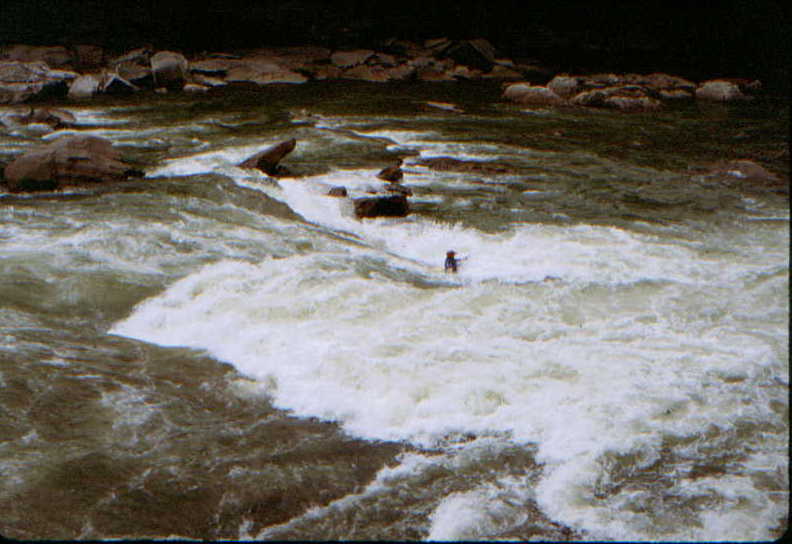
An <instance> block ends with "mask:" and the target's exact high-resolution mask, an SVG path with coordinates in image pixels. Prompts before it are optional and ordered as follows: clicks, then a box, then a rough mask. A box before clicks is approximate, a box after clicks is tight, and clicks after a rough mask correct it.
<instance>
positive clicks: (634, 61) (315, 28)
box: [0, 0, 791, 90]
mask: <svg viewBox="0 0 792 544" xmlns="http://www.w3.org/2000/svg"><path fill="white" fill-rule="evenodd" d="M441 36H445V37H449V38H474V37H484V38H487V39H489V40H490V41H491V42H492V43H493V44H494V45H495V46H496V47H497V49H498V51H499V53H500V54H502V55H503V56H509V57H516V58H535V59H538V60H540V61H542V62H544V63H545V64H547V65H549V66H550V67H553V68H556V69H559V70H567V71H584V70H589V71H599V70H621V71H667V72H674V73H677V74H680V75H685V76H687V77H691V78H694V79H699V80H700V79H705V78H710V77H724V76H725V77H756V78H760V79H762V80H763V81H764V82H765V84H766V85H770V86H772V87H774V88H777V89H780V90H787V89H788V87H789V86H788V79H789V68H788V65H789V58H790V41H791V40H790V11H789V8H788V7H786V4H785V3H783V4H782V2H775V1H746V0H725V1H718V2H709V1H706V2H668V1H666V2H661V1H650V2H617V1H613V0H611V1H599V2H591V1H589V2H584V1H580V0H554V1H552V2H548V1H543V2H534V1H530V0H523V1H517V0H511V1H488V2H460V1H459V0H390V1H388V2H380V1H369V0H334V1H332V2H326V1H320V0H278V1H270V0H265V1H258V2H253V1H250V0H223V1H218V2H212V3H202V2H198V3H196V2H192V1H188V0H136V1H127V2H107V1H103V0H81V1H68V0H67V1H63V0H60V1H58V0H3V1H2V2H0V44H9V43H30V44H41V45H44V44H46V45H55V44H66V45H68V44H77V43H95V44H99V45H103V46H105V47H108V48H110V49H119V50H123V49H125V48H131V47H138V46H140V45H142V44H144V43H147V44H150V45H152V46H154V47H156V48H172V49H178V50H181V51H184V52H190V51H204V50H229V49H235V48H247V47H259V46H266V45H289V44H319V45H324V46H327V47H331V48H340V47H373V46H375V45H378V44H381V43H382V42H383V41H384V40H385V39H387V38H392V37H397V38H403V39H411V40H423V39H427V38H433V37H441Z"/></svg>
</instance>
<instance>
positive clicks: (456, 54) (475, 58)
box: [440, 38, 495, 72]
mask: <svg viewBox="0 0 792 544" xmlns="http://www.w3.org/2000/svg"><path fill="white" fill-rule="evenodd" d="M440 56H441V57H445V58H450V59H453V60H454V62H456V63H457V64H463V65H465V66H469V67H471V68H477V69H478V70H481V71H482V72H489V71H490V70H492V67H493V66H495V48H494V47H493V46H492V44H491V43H489V42H488V41H487V40H485V39H482V38H479V39H475V40H462V41H459V42H456V43H454V44H452V45H450V46H448V47H447V48H445V49H443V50H442V53H441V54H440Z"/></svg>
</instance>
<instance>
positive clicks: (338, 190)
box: [327, 185, 349, 198]
mask: <svg viewBox="0 0 792 544" xmlns="http://www.w3.org/2000/svg"><path fill="white" fill-rule="evenodd" d="M348 195H349V193H348V192H347V189H346V187H344V186H342V185H337V186H335V187H330V190H329V191H327V196H334V197H337V198H343V197H345V196H348Z"/></svg>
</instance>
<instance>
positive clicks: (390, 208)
mask: <svg viewBox="0 0 792 544" xmlns="http://www.w3.org/2000/svg"><path fill="white" fill-rule="evenodd" d="M352 202H353V203H354V206H355V215H356V216H357V217H358V219H362V218H365V217H405V216H406V215H407V214H408V213H410V204H409V202H408V201H407V197H406V196H404V195H393V196H377V197H364V198H356V199H353V201H352Z"/></svg>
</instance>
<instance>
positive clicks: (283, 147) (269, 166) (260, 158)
mask: <svg viewBox="0 0 792 544" xmlns="http://www.w3.org/2000/svg"><path fill="white" fill-rule="evenodd" d="M296 146H297V140H295V139H294V138H292V139H291V140H286V141H284V142H281V143H279V144H275V145H273V146H270V147H268V148H266V149H264V150H262V151H259V152H258V153H256V154H255V155H253V156H252V157H250V158H248V159H247V160H245V161H243V162H242V163H240V165H239V166H240V168H258V169H259V170H261V171H262V172H264V173H265V174H267V175H268V176H283V175H287V173H288V171H287V170H286V169H285V168H283V167H282V166H280V165H279V164H278V163H279V162H280V161H281V160H282V159H283V157H285V156H286V155H288V154H289V153H291V152H292V151H294V148H295V147H296Z"/></svg>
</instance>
